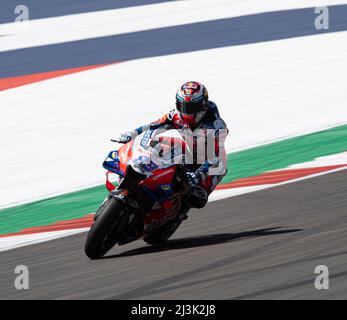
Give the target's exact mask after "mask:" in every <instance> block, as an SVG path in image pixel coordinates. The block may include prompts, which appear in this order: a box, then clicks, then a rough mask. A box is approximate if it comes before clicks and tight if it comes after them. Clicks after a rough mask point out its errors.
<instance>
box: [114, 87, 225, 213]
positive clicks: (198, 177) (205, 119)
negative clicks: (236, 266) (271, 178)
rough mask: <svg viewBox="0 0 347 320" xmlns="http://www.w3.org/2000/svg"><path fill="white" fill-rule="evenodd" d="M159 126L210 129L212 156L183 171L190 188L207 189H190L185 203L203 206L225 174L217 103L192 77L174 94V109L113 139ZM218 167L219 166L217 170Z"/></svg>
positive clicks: (222, 128) (122, 139)
mask: <svg viewBox="0 0 347 320" xmlns="http://www.w3.org/2000/svg"><path fill="white" fill-rule="evenodd" d="M162 127H171V128H175V129H181V130H190V131H191V132H192V133H193V134H195V133H196V132H198V131H199V132H207V131H210V132H211V131H212V133H213V139H214V146H215V154H214V156H213V157H212V158H211V157H210V158H207V159H206V160H205V161H204V162H203V163H202V164H195V165H193V166H189V168H190V169H191V171H189V172H187V174H186V180H187V182H188V184H189V185H190V186H191V187H192V188H194V187H195V186H199V187H201V188H202V189H203V190H205V191H206V192H205V193H203V194H202V193H201V192H200V193H194V192H193V193H191V194H190V195H189V196H188V197H187V198H186V201H185V202H186V206H187V207H188V209H189V208H202V207H204V206H205V205H206V203H207V201H208V196H209V195H210V194H211V193H212V191H213V190H214V189H215V187H216V186H217V184H218V183H219V182H220V181H221V179H222V178H223V176H224V175H225V174H226V164H225V158H226V155H225V151H224V147H223V148H222V146H221V145H220V141H221V140H222V141H223V142H224V139H225V138H226V135H227V134H228V129H227V126H226V124H225V122H224V121H223V120H222V118H221V117H220V114H219V111H218V108H217V105H216V104H215V103H214V102H212V101H210V100H209V97H208V91H207V89H206V87H205V86H204V85H203V84H201V83H199V82H195V81H191V82H186V83H184V84H183V85H182V86H181V87H180V88H179V89H178V91H177V94H176V109H173V110H171V111H170V112H168V113H167V114H165V115H164V116H163V117H161V118H160V119H158V120H157V121H154V122H151V123H149V124H147V125H144V126H142V127H139V128H137V129H135V130H132V131H128V132H125V133H123V134H121V136H120V137H119V138H118V139H117V140H115V141H117V142H120V143H127V142H129V141H130V140H132V139H133V138H135V137H136V136H138V135H140V134H141V133H142V132H144V131H146V130H155V129H158V128H162ZM206 129H207V130H206ZM206 138H207V135H206V134H205V139H206ZM218 168H219V170H216V169H218ZM213 169H215V170H213Z"/></svg>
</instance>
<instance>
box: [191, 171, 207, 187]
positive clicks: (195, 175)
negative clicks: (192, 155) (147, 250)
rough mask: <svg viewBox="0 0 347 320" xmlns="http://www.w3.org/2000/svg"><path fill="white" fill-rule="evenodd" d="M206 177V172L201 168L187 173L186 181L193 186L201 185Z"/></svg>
mask: <svg viewBox="0 0 347 320" xmlns="http://www.w3.org/2000/svg"><path fill="white" fill-rule="evenodd" d="M205 179H206V174H205V173H204V172H202V171H201V170H197V171H195V172H187V173H186V181H187V183H188V184H189V185H190V186H191V187H194V186H198V185H200V183H201V182H203V181H204V180H205Z"/></svg>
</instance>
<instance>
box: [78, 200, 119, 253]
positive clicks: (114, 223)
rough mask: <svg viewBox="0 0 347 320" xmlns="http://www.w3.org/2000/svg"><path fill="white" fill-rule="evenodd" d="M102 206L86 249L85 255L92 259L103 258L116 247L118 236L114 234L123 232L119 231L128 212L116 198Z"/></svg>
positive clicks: (89, 233)
mask: <svg viewBox="0 0 347 320" xmlns="http://www.w3.org/2000/svg"><path fill="white" fill-rule="evenodd" d="M102 206H103V207H102V208H101V212H100V213H99V214H98V217H97V219H96V220H95V221H94V223H93V225H92V226H91V228H90V230H89V232H88V235H87V239H86V243H85V247H84V251H85V254H86V255H87V256H88V257H89V258H90V259H100V258H102V257H103V256H104V255H105V254H106V253H107V251H109V250H110V249H111V248H112V247H113V246H114V245H115V243H116V240H115V238H116V236H117V235H115V234H114V232H115V231H116V232H117V231H121V230H117V229H119V228H118V225H119V224H120V222H121V220H122V217H123V213H124V211H126V210H125V205H124V204H123V203H122V202H120V201H117V200H116V199H114V198H110V199H108V200H107V202H106V203H104V204H103V205H102ZM111 235H112V241H111V239H110V238H111Z"/></svg>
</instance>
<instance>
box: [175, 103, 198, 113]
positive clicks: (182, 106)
mask: <svg viewBox="0 0 347 320" xmlns="http://www.w3.org/2000/svg"><path fill="white" fill-rule="evenodd" d="M176 107H177V110H178V111H179V112H181V113H183V114H186V115H194V114H197V113H198V112H199V111H202V110H203V103H202V101H199V102H185V101H177V103H176Z"/></svg>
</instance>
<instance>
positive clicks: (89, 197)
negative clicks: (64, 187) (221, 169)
mask: <svg viewBox="0 0 347 320" xmlns="http://www.w3.org/2000/svg"><path fill="white" fill-rule="evenodd" d="M344 151H347V125H344V126H340V127H336V128H333V129H330V130H325V131H321V132H317V133H313V134H309V135H305V136H301V137H295V138H291V139H287V140H283V141H279V142H275V143H271V144H268V145H264V146H261V147H257V148H252V149H249V150H244V151H240V152H236V153H231V154H229V155H228V168H229V171H228V174H227V175H226V176H225V177H224V179H223V183H227V182H231V181H234V180H236V179H239V178H244V177H250V176H255V175H257V174H260V173H262V172H264V171H268V170H276V169H282V168H285V167H287V166H289V165H291V164H296V163H302V162H307V161H311V160H314V159H315V158H317V157H321V156H326V155H331V154H336V153H340V152H344ZM106 194H107V192H106V189H105V187H104V186H99V187H94V188H90V189H87V190H82V191H79V192H74V193H70V194H66V195H62V196H57V197H53V198H51V199H45V200H42V201H37V202H34V203H31V204H25V205H21V206H17V207H13V208H8V209H3V210H0V234H7V233H12V232H17V231H20V230H22V229H24V228H30V227H37V226H44V225H48V224H52V223H54V222H56V221H60V220H67V219H74V218H79V217H82V216H84V215H85V214H88V213H92V212H95V210H96V209H97V207H98V205H99V204H100V203H101V201H102V200H103V199H104V198H105V196H106Z"/></svg>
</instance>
